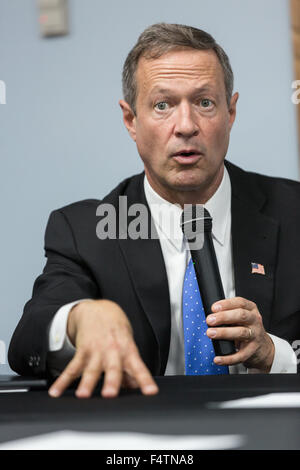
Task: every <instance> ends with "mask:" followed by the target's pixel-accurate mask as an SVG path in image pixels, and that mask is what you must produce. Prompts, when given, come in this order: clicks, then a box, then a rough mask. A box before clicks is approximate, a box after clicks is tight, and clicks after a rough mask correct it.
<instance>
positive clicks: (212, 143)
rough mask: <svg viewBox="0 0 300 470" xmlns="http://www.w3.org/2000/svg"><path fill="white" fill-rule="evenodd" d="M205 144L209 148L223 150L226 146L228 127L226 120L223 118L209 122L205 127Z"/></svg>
mask: <svg viewBox="0 0 300 470" xmlns="http://www.w3.org/2000/svg"><path fill="white" fill-rule="evenodd" d="M206 136H207V144H208V147H209V149H213V151H214V153H215V151H216V150H219V151H220V152H223V151H224V149H226V148H227V147H228V142H229V127H228V122H227V121H226V120H225V119H224V120H222V121H218V122H211V123H209V125H208V126H207V129H206Z"/></svg>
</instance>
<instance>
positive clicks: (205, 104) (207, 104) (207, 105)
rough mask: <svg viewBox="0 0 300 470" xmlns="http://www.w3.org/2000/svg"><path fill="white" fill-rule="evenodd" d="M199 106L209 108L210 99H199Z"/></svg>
mask: <svg viewBox="0 0 300 470" xmlns="http://www.w3.org/2000/svg"><path fill="white" fill-rule="evenodd" d="M200 104H201V106H203V108H209V107H210V106H211V105H212V101H211V100H209V99H208V98H204V99H203V100H201V101H200Z"/></svg>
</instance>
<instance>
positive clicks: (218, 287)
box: [191, 232, 236, 356]
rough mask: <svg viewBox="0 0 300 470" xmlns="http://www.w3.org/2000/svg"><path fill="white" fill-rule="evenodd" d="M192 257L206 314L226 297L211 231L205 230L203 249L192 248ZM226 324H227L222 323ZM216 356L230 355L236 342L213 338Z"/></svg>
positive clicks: (234, 350)
mask: <svg viewBox="0 0 300 470" xmlns="http://www.w3.org/2000/svg"><path fill="white" fill-rule="evenodd" d="M191 257H192V260H193V262H194V268H195V272H196V277H197V281H198V286H199V289H200V293H201V298H202V303H203V308H204V313H205V316H208V315H209V314H210V313H212V312H211V307H212V304H213V303H215V302H217V301H218V300H222V299H225V294H224V290H223V285H222V280H221V276H220V271H219V266H218V262H217V258H216V254H215V249H214V245H213V241H212V236H211V232H204V243H203V247H202V249H201V250H191ZM220 326H224V327H225V326H226V325H220ZM212 343H213V347H214V350H215V355H216V356H228V355H230V354H234V353H235V352H236V349H235V346H234V342H233V341H229V340H223V339H221V340H215V339H212Z"/></svg>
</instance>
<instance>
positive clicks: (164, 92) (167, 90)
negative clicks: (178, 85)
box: [150, 84, 211, 95]
mask: <svg viewBox="0 0 300 470" xmlns="http://www.w3.org/2000/svg"><path fill="white" fill-rule="evenodd" d="M205 91H211V86H210V85H209V84H204V85H202V86H200V87H196V88H195V89H194V90H193V91H192V95H197V94H199V93H203V92H205ZM155 93H157V94H162V95H170V94H176V91H175V92H174V91H173V90H172V89H170V88H160V87H159V86H155V87H154V88H153V89H152V91H151V92H150V95H154V94H155Z"/></svg>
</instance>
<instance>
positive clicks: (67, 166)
mask: <svg viewBox="0 0 300 470" xmlns="http://www.w3.org/2000/svg"><path fill="white" fill-rule="evenodd" d="M69 4H70V13H71V33H70V35H68V36H66V37H62V38H53V39H43V38H41V37H40V36H39V28H38V21H37V10H36V2H35V0H0V80H4V81H5V83H6V87H7V97H6V98H7V104H6V105H0V156H1V160H0V165H1V171H0V206H1V207H0V210H1V244H0V259H1V269H0V286H1V296H0V340H2V341H4V342H5V343H6V347H8V343H9V340H10V337H11V334H12V332H13V330H14V328H15V326H16V324H17V322H18V320H19V318H20V316H21V314H22V310H23V305H24V303H25V302H26V301H27V300H28V299H29V298H30V296H31V292H32V285H33V281H34V279H35V277H36V276H37V275H38V274H39V273H40V272H41V270H42V268H43V265H44V257H43V256H44V253H43V236H44V230H45V225H46V222H47V219H48V215H49V213H50V211H51V210H53V209H55V208H58V207H61V206H63V205H65V204H67V203H70V202H72V201H75V200H79V199H83V198H89V197H93V198H101V197H102V196H104V195H105V194H106V193H107V192H108V191H109V190H110V189H111V188H112V187H114V186H115V185H116V184H117V183H118V182H119V181H120V180H121V179H123V178H125V177H126V176H128V175H130V174H133V173H137V172H140V171H141V170H142V164H141V162H140V160H139V156H138V154H137V151H136V149H135V145H134V143H133V142H132V141H131V140H130V138H129V137H128V133H127V131H126V130H125V128H124V126H123V123H122V118H121V110H120V109H119V106H118V100H119V98H121V70H122V65H123V62H124V60H125V57H126V55H127V53H128V52H129V49H130V48H131V47H132V46H133V45H134V43H135V41H136V39H137V37H138V35H139V34H140V33H141V32H142V30H143V29H144V28H145V27H146V26H148V25H150V24H152V23H155V22H160V21H167V22H176V23H183V24H191V25H193V26H196V27H200V28H202V29H205V30H207V31H208V32H210V33H211V34H212V35H213V36H215V38H216V39H217V40H218V41H219V42H220V44H221V45H222V46H223V47H224V48H225V50H226V51H227V53H228V55H229V56H230V58H231V62H232V66H233V69H234V72H235V77H236V82H235V90H237V91H239V92H240V100H239V103H238V115H237V121H236V123H235V126H234V129H233V132H232V139H231V145H230V149H229V152H228V159H229V160H231V161H233V162H235V163H237V164H238V165H240V166H242V167H244V168H246V169H250V170H255V171H259V172H263V173H266V174H270V175H280V176H284V177H289V178H293V179H298V164H297V138H296V121H295V118H296V109H295V105H293V104H292V102H291V95H292V88H291V83H292V80H293V78H292V51H291V44H290V31H289V10H288V1H286V0H263V1H261V0H242V1H241V0H226V1H222V0H187V1H186V2H184V3H183V2H182V1H181V0H180V1H179V0H163V1H162V0H152V1H151V2H149V1H145V0H131V1H130V2H124V1H121V0H118V1H117V0H110V1H109V2H103V1H102V0H85V1H84V0H70V1H69ZM0 360H1V358H0ZM0 362H1V361H0ZM8 371H9V368H8V365H7V364H4V365H0V373H7V372H8Z"/></svg>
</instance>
